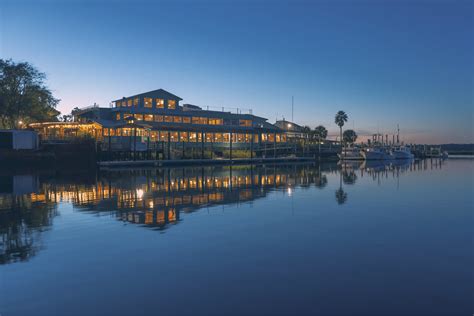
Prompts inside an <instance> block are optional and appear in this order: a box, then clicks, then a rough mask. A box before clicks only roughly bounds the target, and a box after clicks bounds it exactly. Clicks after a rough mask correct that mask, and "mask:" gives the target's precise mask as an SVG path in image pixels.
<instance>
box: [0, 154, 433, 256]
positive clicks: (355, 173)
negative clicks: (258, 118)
mask: <svg viewBox="0 0 474 316" xmlns="http://www.w3.org/2000/svg"><path fill="white" fill-rule="evenodd" d="M428 166H429V163H428ZM441 166H442V164H441V163H436V165H433V164H431V168H441ZM426 168H427V162H426V161H422V162H413V161H403V162H393V163H392V162H390V163H382V162H350V163H343V164H333V163H331V164H320V165H308V164H300V165H298V164H294V165H272V166H264V167H255V166H233V167H229V166H227V167H223V166H221V167H203V168H173V169H159V170H134V171H130V170H127V171H111V172H104V173H101V174H98V175H96V174H90V175H89V174H88V175H83V176H82V177H79V178H78V177H77V176H74V177H71V176H58V175H57V174H54V175H49V176H44V175H34V176H33V175H28V176H21V177H18V176H3V177H0V180H1V184H0V189H1V191H0V241H1V244H0V264H5V263H11V262H16V261H21V260H28V259H29V258H30V257H32V256H34V255H35V254H36V253H37V252H38V250H40V249H41V248H42V240H41V235H42V233H43V232H44V231H46V230H48V229H49V228H50V227H51V225H52V224H53V219H54V217H55V216H56V215H57V214H58V211H57V204H58V203H59V202H68V203H71V204H72V205H73V206H74V210H76V211H80V212H84V213H90V214H108V215H111V216H113V217H115V218H116V219H117V220H118V221H122V222H124V223H133V224H137V225H140V226H143V227H147V228H149V229H154V230H160V231H164V230H166V229H168V228H170V227H172V226H173V225H176V224H178V223H180V222H181V220H182V218H183V215H184V214H186V213H191V212H195V211H197V210H199V209H202V208H207V207H212V206H216V205H222V206H224V205H233V204H241V203H252V201H255V200H258V199H262V198H265V197H266V196H267V195H268V194H269V193H270V192H272V191H283V192H285V193H286V194H287V195H288V196H292V195H293V191H294V190H295V189H296V188H300V189H308V188H310V187H312V186H314V187H316V188H318V189H322V190H324V189H325V188H326V187H328V186H329V185H330V184H331V183H330V181H329V180H328V179H331V178H333V179H337V177H334V176H335V175H338V176H339V183H338V184H335V183H334V184H333V185H336V186H335V187H336V188H337V189H336V191H335V199H336V203H337V204H338V205H343V204H347V203H348V201H349V198H348V193H347V188H348V187H350V186H354V185H357V183H358V182H359V181H360V180H361V179H363V178H367V177H368V178H369V179H372V180H374V181H377V182H378V183H379V184H381V183H382V180H383V179H384V178H387V177H389V176H392V177H397V178H398V177H400V176H401V175H402V174H404V173H406V172H410V171H417V170H425V169H426ZM346 187H347V188H346Z"/></svg>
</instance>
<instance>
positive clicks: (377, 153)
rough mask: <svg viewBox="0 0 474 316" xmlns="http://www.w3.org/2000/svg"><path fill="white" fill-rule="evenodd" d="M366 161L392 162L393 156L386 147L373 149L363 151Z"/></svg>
mask: <svg viewBox="0 0 474 316" xmlns="http://www.w3.org/2000/svg"><path fill="white" fill-rule="evenodd" d="M361 154H362V157H363V158H364V160H391V159H393V156H392V155H391V153H390V151H388V150H387V149H385V148H384V147H371V148H366V149H364V150H362V151H361Z"/></svg>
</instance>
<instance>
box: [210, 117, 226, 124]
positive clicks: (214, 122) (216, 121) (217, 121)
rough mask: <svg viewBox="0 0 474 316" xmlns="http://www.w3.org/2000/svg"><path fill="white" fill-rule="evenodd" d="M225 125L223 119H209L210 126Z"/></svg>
mask: <svg viewBox="0 0 474 316" xmlns="http://www.w3.org/2000/svg"><path fill="white" fill-rule="evenodd" d="M222 124H224V122H223V120H222V119H219V118H210V119H209V125H222Z"/></svg>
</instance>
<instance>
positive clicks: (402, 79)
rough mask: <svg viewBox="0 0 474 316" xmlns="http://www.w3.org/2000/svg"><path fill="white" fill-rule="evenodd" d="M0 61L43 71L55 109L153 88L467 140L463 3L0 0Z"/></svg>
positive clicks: (270, 111) (468, 20) (306, 117)
mask: <svg viewBox="0 0 474 316" xmlns="http://www.w3.org/2000/svg"><path fill="white" fill-rule="evenodd" d="M0 8H1V16H0V20H1V21H0V36H1V38H0V57H1V58H6V59H9V58H11V59H13V60H14V61H16V62H19V61H28V62H31V63H32V64H33V65H35V66H36V67H37V68H39V69H40V70H41V71H43V72H45V73H46V74H47V76H48V81H47V83H48V86H49V87H50V88H51V89H52V90H53V93H54V95H55V96H56V97H57V98H59V99H61V102H60V104H59V110H60V111H61V112H63V113H64V114H66V113H69V112H70V111H71V109H72V108H74V107H76V106H77V107H84V106H88V105H91V104H93V103H94V102H96V103H98V104H100V105H101V106H109V103H110V101H112V100H115V99H118V98H121V97H123V96H129V95H133V94H137V93H141V92H146V91H149V90H154V89H158V88H163V89H165V90H168V91H170V92H172V93H174V94H176V95H178V96H180V97H182V98H183V99H184V100H183V103H192V104H197V105H202V106H208V105H209V106H213V107H222V106H225V107H232V108H237V107H238V108H252V109H253V113H254V114H255V115H259V116H263V117H266V118H268V119H269V121H270V122H272V123H273V122H274V121H275V119H276V118H278V119H281V118H282V117H285V118H286V119H287V120H290V119H291V98H292V96H294V104H295V107H294V109H295V110H294V121H295V122H296V123H298V124H301V125H309V126H310V127H312V128H314V127H315V126H317V125H319V124H322V125H324V126H326V127H327V128H328V129H329V131H330V135H335V134H337V131H338V129H337V126H336V125H335V124H334V115H335V113H336V112H337V111H338V110H344V111H346V112H347V113H348V115H349V122H348V123H347V125H346V128H354V129H355V130H356V131H357V132H358V133H359V134H361V135H368V134H371V133H375V132H377V131H379V132H382V133H384V134H393V133H394V132H395V131H396V126H397V123H398V124H400V129H401V136H402V139H404V140H405V141H406V142H418V143H424V142H426V143H448V142H456V143H470V142H473V141H474V136H473V134H474V133H473V98H474V97H473V74H474V67H473V64H474V63H473V56H474V55H473V53H474V52H473V38H474V34H473V33H474V31H473V30H474V25H473V12H474V5H473V1H465V2H460V1H418V2H413V1H391V2H390V1H331V2H330V1H324V2H323V1H321V2H315V1H312V2H310V1H301V2H291V3H290V2H287V3H284V2H276V1H262V2H250V1H246V2H244V1H221V2H211V1H206V2H197V1H193V2H191V1H188V2H185V1H177V2H175V3H172V2H167V3H163V4H157V3H152V2H135V1H134V2H131V1H130V2H125V1H102V2H98V1H97V2H94V1H80V2H79V1H61V2H60V1H57V2H55V1H32V2H22V1H18V0H17V1H6V2H5V1H2V4H0Z"/></svg>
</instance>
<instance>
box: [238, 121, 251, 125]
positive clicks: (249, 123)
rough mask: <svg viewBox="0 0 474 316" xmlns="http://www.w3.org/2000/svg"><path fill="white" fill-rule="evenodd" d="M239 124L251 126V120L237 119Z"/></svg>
mask: <svg viewBox="0 0 474 316" xmlns="http://www.w3.org/2000/svg"><path fill="white" fill-rule="evenodd" d="M239 125H240V126H252V121H251V120H239Z"/></svg>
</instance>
